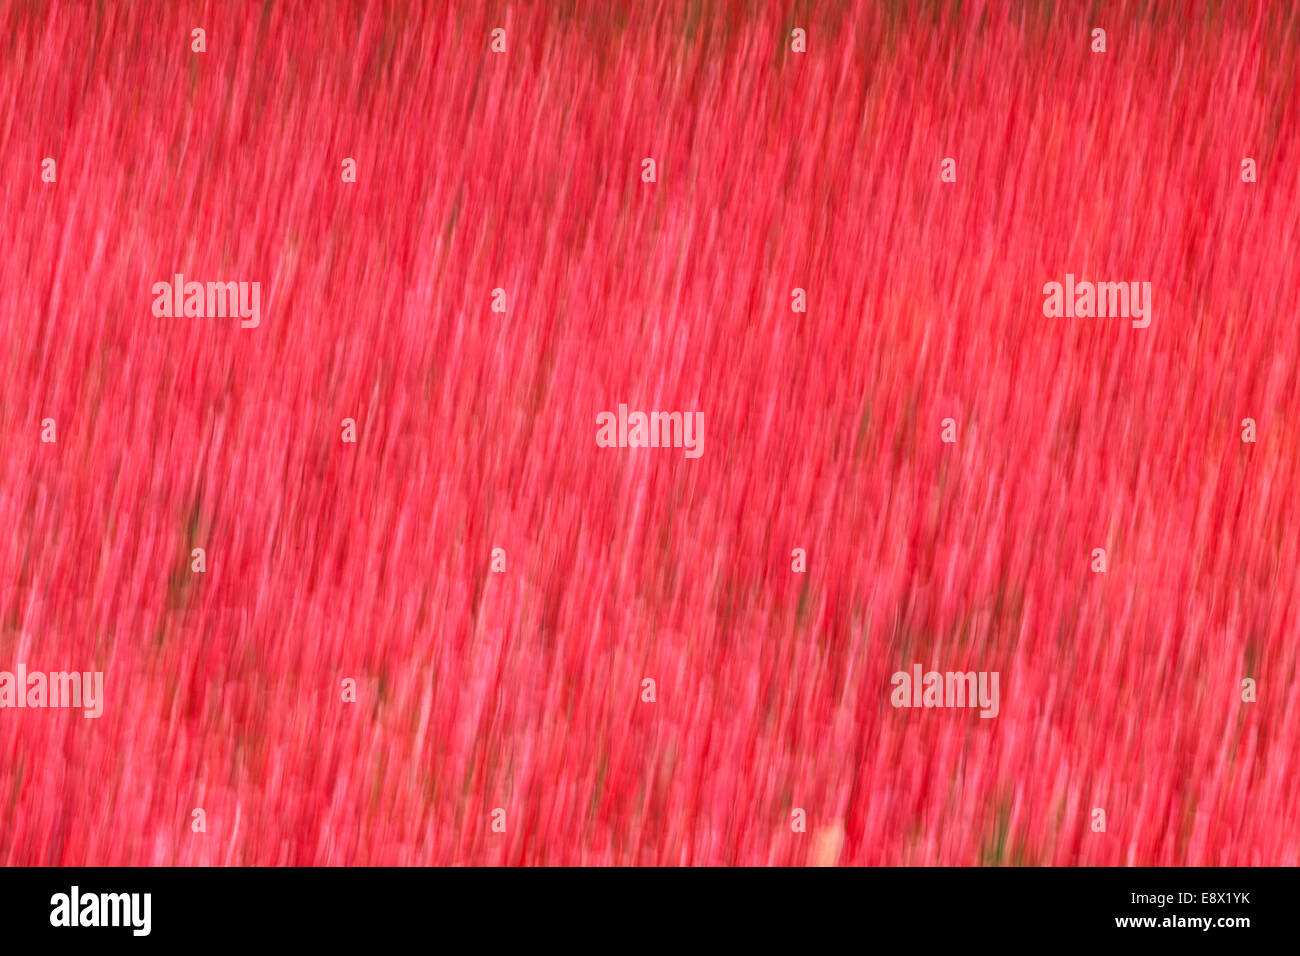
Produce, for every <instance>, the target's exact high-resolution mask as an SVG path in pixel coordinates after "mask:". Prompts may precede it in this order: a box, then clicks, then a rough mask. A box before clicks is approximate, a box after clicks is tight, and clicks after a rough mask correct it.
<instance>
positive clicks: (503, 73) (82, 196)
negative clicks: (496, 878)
mask: <svg viewBox="0 0 1300 956" xmlns="http://www.w3.org/2000/svg"><path fill="white" fill-rule="evenodd" d="M200 28H201V29H203V30H204V31H205V33H204V36H205V49H204V52H201V53H198V52H195V51H194V49H193V39H192V38H193V33H192V31H193V30H195V29H200ZM498 28H500V29H503V30H504V31H505V34H504V46H505V49H504V52H501V53H496V52H493V50H492V49H491V46H490V44H491V42H492V41H491V35H492V31H493V30H494V29H498ZM1095 28H1102V29H1104V30H1105V31H1106V50H1105V52H1104V53H1100V52H1093V50H1092V48H1091V47H1092V40H1091V39H1090V37H1091V31H1092V30H1093V29H1095ZM795 29H801V30H804V31H805V32H806V51H805V52H795V51H794V50H793V49H792V42H793V41H792V31H793V30H795ZM1298 52H1300V12H1298V11H1297V9H1296V7H1295V6H1294V5H1291V4H1282V3H1260V4H1255V3H1242V4H1217V3H1200V2H1188V3H1155V4H1143V3H1101V4H1091V5H1085V4H1049V3H1001V2H990V3H969V4H949V3H942V2H923V3H869V2H847V3H843V4H839V3H835V4H830V3H826V4H807V3H794V4H790V3H770V4H768V3H761V2H752V3H751V2H730V3H723V2H702V0H664V2H660V3H654V2H648V3H617V2H616V3H605V2H590V3H588V2H579V3H575V2H557V3H537V4H527V3H515V4H500V3H495V2H492V3H450V4H442V3H435V4H429V5H417V4H390V3H344V2H340V3H317V4H292V3H267V4H245V3H208V4H201V3H188V2H179V3H166V4H153V3H142V2H112V0H108V2H102V3H91V4H78V3H49V4H47V3H29V2H15V0H10V2H6V3H3V4H0V61H2V62H3V68H2V69H0V104H2V106H0V174H2V176H3V195H2V196H0V223H2V224H3V236H4V238H3V247H4V255H3V256H0V336H2V340H3V346H4V347H3V348H2V349H0V438H2V439H3V442H4V448H3V451H4V454H3V455H2V456H0V520H2V521H3V524H4V526H5V528H6V530H7V533H5V534H4V535H2V536H0V670H7V671H12V670H13V669H14V668H15V667H16V666H17V665H18V664H19V663H20V662H21V663H23V664H24V665H25V666H26V667H27V668H29V669H33V670H36V669H39V670H45V671H67V670H76V671H102V673H103V675H104V697H105V699H104V702H103V714H102V716H100V717H98V718H87V717H84V716H83V714H82V713H81V712H80V711H77V710H71V709H57V708H44V709H41V708H16V707H7V708H0V863H4V864H9V865H147V864H154V865H249V864H261V865H289V864H293V865H339V864H396V865H427V864H433V865H440V864H468V865H521V864H528V865H536V864H598V865H645V864H656V865H679V864H680V865H732V864H740V865H768V864H777V865H809V864H840V865H882V864H908V865H912V864H919V865H935V864H939V865H1006V864H1048V865H1115V864H1124V865H1129V864H1132V865H1152V864H1163V865H1182V864H1194V865H1228V864H1245V865H1258V864H1270V865H1278V864H1286V865H1297V864H1300V836H1298V834H1300V789H1298V788H1297V786H1296V780H1297V775H1298V774H1300V733H1298V730H1297V728H1298V727H1300V690H1298V689H1297V684H1296V681H1297V676H1298V675H1297V645H1298V640H1297V610H1298V607H1297V599H1298V598H1300V576H1298V572H1297V563H1298V561H1300V553H1298V552H1300V540H1298V535H1297V529H1298V527H1300V515H1298V514H1297V507H1298V505H1297V503H1298V502H1300V480H1298V479H1300V476H1298V474H1297V466H1298V465H1300V452H1298V451H1297V442H1298V441H1300V327H1298V325H1297V323H1298V321H1300V155H1298V154H1297V152H1298V151H1297V134H1298V132H1300V130H1298V124H1300V102H1298V99H1300V94H1298V92H1297V80H1296V77H1297V70H1296V62H1297V54H1298ZM46 158H52V159H54V160H55V163H56V168H57V177H56V179H55V180H54V181H53V182H47V181H44V179H43V176H42V170H43V160H44V159H46ZM647 158H650V159H654V160H655V164H656V177H655V181H654V182H646V181H644V178H643V160H644V159H647ZM948 158H951V159H953V160H954V164H953V169H954V170H955V180H954V181H950V182H949V181H944V179H943V177H942V176H941V165H942V163H943V161H944V160H945V159H948ZM1247 158H1249V159H1251V160H1253V162H1254V164H1255V169H1256V170H1257V174H1256V177H1255V181H1254V182H1247V181H1243V172H1242V170H1243V160H1244V159H1247ZM346 159H352V160H354V161H355V166H356V181H355V182H345V181H344V178H343V175H342V170H343V164H344V161H345V160H346ZM178 273H179V274H183V275H184V276H186V278H187V279H189V278H193V279H195V280H198V281H222V282H225V281H245V282H259V283H260V284H261V296H262V298H261V317H260V324H259V325H258V326H257V327H256V328H243V327H241V323H240V321H239V319H237V318H214V317H184V316H181V317H158V316H156V315H155V312H154V309H153V305H154V295H153V293H152V291H151V289H152V287H153V285H154V284H155V283H157V282H160V281H163V282H169V281H171V278H172V276H173V275H175V274H178ZM1067 274H1070V275H1074V276H1076V277H1079V278H1080V279H1084V278H1086V279H1089V280H1093V281H1111V280H1114V281H1142V282H1150V283H1151V289H1152V299H1151V302H1152V310H1151V323H1150V325H1149V327H1146V328H1136V327H1134V326H1133V324H1132V323H1131V322H1130V321H1128V320H1127V319H1125V318H1079V317H1050V318H1049V317H1047V316H1045V315H1044V292H1043V289H1044V285H1045V284H1046V283H1049V282H1052V281H1058V282H1059V281H1063V280H1064V278H1065V276H1066V275H1067ZM495 289H501V290H503V291H504V306H505V311H504V312H497V311H493V308H492V305H493V300H494V296H493V290H495ZM794 289H802V290H804V293H805V296H806V303H807V308H806V312H796V311H793V309H792V290H794ZM620 404H626V405H628V406H629V407H630V408H632V409H644V410H665V411H698V412H700V413H701V414H702V416H703V421H704V431H703V439H704V442H703V453H702V455H701V456H700V457H699V458H697V459H690V458H688V457H686V456H685V455H684V454H683V451H682V450H681V449H678V448H652V449H637V448H627V449H623V448H601V447H598V445H597V442H596V432H597V427H596V416H597V415H598V414H600V413H601V412H602V411H606V410H616V409H617V408H618V406H619V405H620ZM1247 418H1249V419H1252V420H1253V422H1254V423H1255V426H1254V427H1255V431H1256V440H1255V441H1254V442H1246V441H1243V437H1242V436H1243V429H1244V426H1243V420H1244V419H1247ZM46 419H52V420H53V421H54V423H55V427H56V434H57V438H56V440H54V441H43V440H42V433H43V425H42V423H43V422H44V421H45V420H46ZM344 419H351V420H353V421H354V422H355V433H356V439H357V440H356V442H355V443H347V442H344V441H343V440H342V437H341V436H342V431H343V421H344ZM945 419H952V426H953V432H954V436H955V440H954V441H951V442H945V441H943V440H942V438H941V433H942V430H943V425H942V423H943V422H944V420H945ZM195 548H203V549H204V551H205V554H206V570H205V571H202V572H196V571H194V570H192V555H193V549H195ZM496 548H500V549H502V551H503V553H504V554H503V558H504V570H503V571H493V570H492V554H493V549H496ZM796 548H800V549H804V551H805V553H806V570H805V571H802V572H801V571H797V570H795V569H794V563H795V562H794V559H793V558H792V552H793V551H794V549H796ZM1097 548H1101V549H1104V550H1105V552H1106V557H1107V568H1106V571H1105V572H1104V573H1101V572H1096V571H1094V570H1093V567H1092V565H1093V561H1094V559H1093V552H1094V549H1097ZM914 664H919V665H921V666H922V667H923V668H926V669H930V668H934V669H936V670H939V671H987V672H998V673H999V674H1000V675H1001V684H1000V687H1001V700H1000V710H999V713H998V715H997V716H996V717H995V718H991V719H986V718H981V717H980V716H979V714H978V713H977V712H976V711H973V710H970V709H948V708H936V709H925V708H922V709H915V708H895V707H894V706H892V705H891V701H890V695H891V683H890V681H891V675H892V674H893V673H895V672H897V671H909V670H910V669H911V668H912V666H913V665H914ZM646 679H651V680H653V681H654V682H655V694H654V696H655V700H654V701H653V702H648V701H646V700H644V699H643V698H644V694H643V686H644V685H643V681H645V680H646ZM1246 679H1250V680H1252V681H1254V682H1255V697H1256V699H1255V700H1253V701H1247V700H1243V684H1242V682H1243V681H1244V680H1246ZM345 680H353V681H355V682H356V695H355V696H356V700H355V702H352V701H345V700H344V699H343V698H344V696H345V695H344V693H343V691H342V687H343V682H344V681H345ZM196 809H202V810H203V811H204V813H203V817H204V820H205V825H204V827H203V829H202V830H198V831H196V829H195V825H194V821H195V817H194V811H195V810H196ZM497 809H500V810H503V811H504V814H503V815H501V816H500V818H499V819H500V820H501V821H502V822H503V824H504V830H503V832H498V830H496V829H494V827H493V820H494V815H493V811H494V810H497ZM797 809H799V810H803V811H804V814H805V818H806V829H805V830H804V831H803V832H796V830H795V829H793V828H792V815H793V814H794V811H795V810H797ZM1095 809H1103V810H1104V812H1105V816H1106V829H1105V830H1104V832H1097V831H1095V830H1094V828H1093V826H1092V825H1091V824H1092V819H1093V817H1092V814H1093V811H1094V810H1095Z"/></svg>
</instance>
